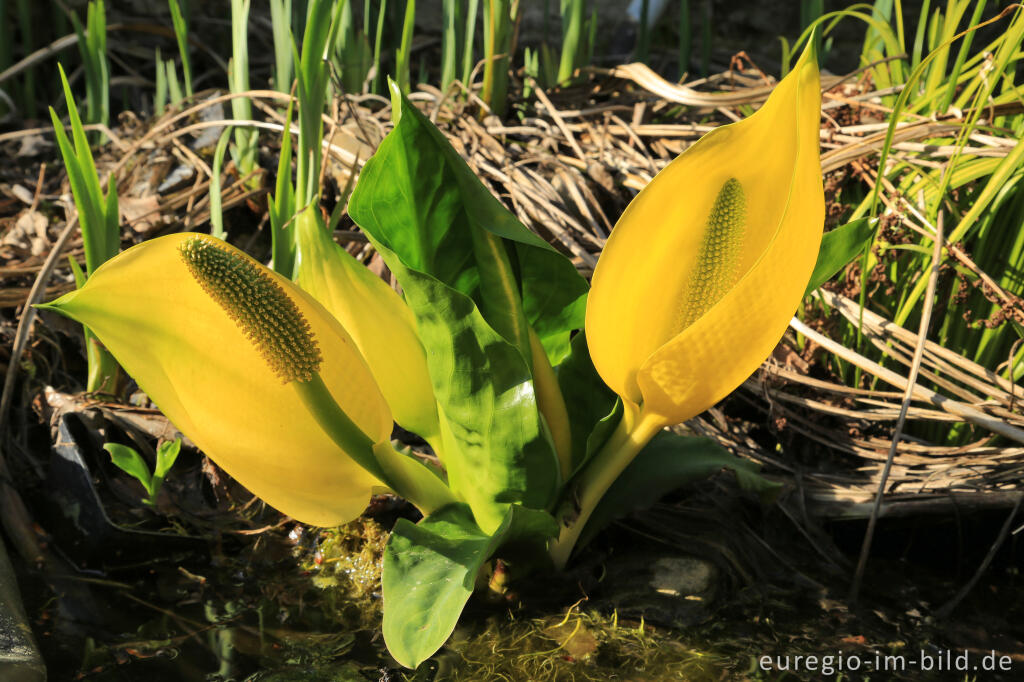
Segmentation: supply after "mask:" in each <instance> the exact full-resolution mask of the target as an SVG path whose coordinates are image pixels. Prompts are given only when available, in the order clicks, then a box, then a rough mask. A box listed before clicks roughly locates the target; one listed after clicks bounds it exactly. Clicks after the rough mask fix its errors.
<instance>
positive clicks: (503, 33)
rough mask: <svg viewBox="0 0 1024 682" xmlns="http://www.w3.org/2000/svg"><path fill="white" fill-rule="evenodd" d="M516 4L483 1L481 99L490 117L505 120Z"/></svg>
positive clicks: (502, 0)
mask: <svg viewBox="0 0 1024 682" xmlns="http://www.w3.org/2000/svg"><path fill="white" fill-rule="evenodd" d="M518 9H519V3H518V2H517V1H516V0H484V87H483V91H482V92H481V95H480V96H481V98H482V99H483V100H484V102H486V103H487V106H488V107H489V108H490V110H491V113H493V114H494V115H496V116H499V117H501V116H504V115H505V108H506V107H507V106H508V67H509V56H510V55H511V53H512V32H513V31H512V29H513V26H514V25H515V21H516V16H517V14H518Z"/></svg>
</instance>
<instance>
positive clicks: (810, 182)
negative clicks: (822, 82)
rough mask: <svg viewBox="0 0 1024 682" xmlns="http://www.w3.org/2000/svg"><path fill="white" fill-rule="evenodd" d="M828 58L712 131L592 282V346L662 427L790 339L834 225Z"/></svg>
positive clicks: (625, 226)
mask: <svg viewBox="0 0 1024 682" xmlns="http://www.w3.org/2000/svg"><path fill="white" fill-rule="evenodd" d="M820 104H821V95H820V90H819V77H818V66H817V61H816V56H815V55H814V54H813V49H812V48H808V49H807V50H805V52H804V54H803V56H802V57H801V58H800V60H799V61H798V62H797V64H796V66H795V67H794V68H793V71H792V72H791V73H790V74H789V75H788V76H787V77H786V78H784V79H783V80H782V82H780V83H779V85H778V86H777V87H776V88H775V90H774V91H773V92H772V94H771V96H770V97H769V98H768V101H767V102H765V104H764V105H763V106H762V107H761V108H760V109H759V110H758V111H757V112H756V113H754V114H753V115H752V116H750V117H749V118H747V119H744V120H743V121H740V122H738V123H734V124H731V125H726V126H722V127H721V128H717V129H715V130H714V131H712V132H710V133H708V134H707V135H705V136H704V137H703V138H701V139H700V140H699V141H698V142H696V143H695V144H694V145H693V146H692V147H690V148H689V149H687V150H686V151H685V152H683V153H682V154H681V155H680V156H679V158H677V159H675V160H674V161H672V163H670V164H669V165H668V166H666V167H665V169H664V170H662V171H661V172H660V173H659V174H658V175H657V177H655V178H654V180H652V181H651V183H650V184H649V185H648V186H647V187H645V188H644V189H643V191H641V192H640V194H638V195H637V196H636V198H635V199H633V201H632V203H630V205H629V206H628V207H627V208H626V211H625V212H624V213H623V215H622V217H621V218H620V219H619V222H618V224H616V226H615V229H614V230H613V231H612V234H611V237H610V238H609V240H608V243H607V245H606V246H605V249H604V253H603V254H602V255H601V258H600V260H599V262H598V264H597V269H596V270H595V272H594V277H593V286H592V289H591V291H590V297H589V300H588V304H587V321H586V329H587V342H588V344H589V346H590V353H591V357H592V358H593V361H594V365H595V367H596V368H597V370H598V372H599V373H600V375H601V377H602V378H603V379H604V381H605V382H606V383H607V384H608V385H609V386H610V387H611V388H612V389H613V390H614V391H615V392H616V393H618V394H619V395H620V396H621V397H622V399H623V401H624V402H625V403H626V407H627V414H630V413H632V414H636V412H637V411H638V410H639V412H640V414H642V415H644V416H645V419H646V420H647V421H648V422H650V423H653V424H660V425H666V424H674V423H678V422H681V421H684V420H686V419H689V418H690V417H693V416H694V415H696V414H698V413H700V412H703V411H704V410H705V409H707V408H708V407H710V406H712V405H714V404H715V403H716V402H718V401H719V400H721V399H722V398H724V397H725V396H726V395H727V394H728V393H729V392H730V391H732V390H733V389H734V388H736V387H737V386H738V385H739V384H740V383H742V382H743V381H744V380H745V379H746V378H747V377H748V376H749V375H750V374H751V373H752V372H753V371H754V370H755V369H756V368H757V366H758V365H759V364H760V363H761V362H762V361H763V360H764V359H765V358H766V357H767V356H768V354H769V353H770V352H771V350H772V348H773V347H774V346H775V344H776V343H778V341H779V339H780V338H781V336H782V334H783V332H784V331H785V329H786V325H787V323H788V321H789V319H790V317H791V316H792V315H793V312H794V310H796V307H797V305H798V304H799V302H800V300H801V298H802V296H803V292H804V289H805V287H806V286H807V280H808V278H809V277H810V275H811V272H812V270H813V268H814V263H815V259H816V257H817V253H818V247H819V244H820V241H821V233H822V225H823V223H824V213H825V204H824V195H823V192H822V182H821V165H820V162H819V157H818V131H819V109H820Z"/></svg>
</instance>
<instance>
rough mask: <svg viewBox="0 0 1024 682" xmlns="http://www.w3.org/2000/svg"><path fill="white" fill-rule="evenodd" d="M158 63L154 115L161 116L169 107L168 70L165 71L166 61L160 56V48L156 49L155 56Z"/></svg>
mask: <svg viewBox="0 0 1024 682" xmlns="http://www.w3.org/2000/svg"><path fill="white" fill-rule="evenodd" d="M154 61H155V62H156V92H154V94H153V115H154V116H159V115H160V114H162V113H163V111H164V109H165V108H166V107H167V70H166V69H164V60H163V57H161V56H160V48H159V47H158V48H156V54H155V55H154Z"/></svg>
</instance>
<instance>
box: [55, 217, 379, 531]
mask: <svg viewBox="0 0 1024 682" xmlns="http://www.w3.org/2000/svg"><path fill="white" fill-rule="evenodd" d="M196 237H199V238H201V239H203V240H208V241H209V242H211V243H213V244H215V245H216V246H217V247H219V248H221V249H224V250H227V251H230V252H232V253H237V254H238V255H239V256H240V257H242V258H245V259H246V260H248V261H250V262H251V263H252V264H253V265H255V266H256V267H258V268H259V270H260V272H262V273H263V274H265V275H266V276H268V277H270V278H271V279H272V280H273V281H274V282H275V283H276V284H277V285H278V286H280V287H281V289H282V290H283V292H284V293H285V294H286V295H287V297H288V298H289V299H291V301H292V302H293V303H294V304H295V306H296V308H297V309H298V311H299V313H301V315H302V317H303V318H304V319H305V321H306V322H307V323H308V324H309V329H310V332H311V334H312V337H313V339H314V341H315V342H316V344H317V345H318V346H319V350H320V356H321V358H322V361H321V362H320V364H319V367H318V370H317V371H318V373H319V375H320V377H321V378H322V379H323V381H324V383H325V384H326V386H327V388H328V389H329V391H330V393H331V395H332V397H333V398H334V400H335V401H336V402H337V403H338V405H339V406H340V407H341V409H342V410H343V411H344V412H345V413H346V414H347V415H348V416H349V418H350V419H351V420H352V422H354V423H355V425H356V426H358V427H359V429H360V430H362V431H363V432H364V433H365V434H366V435H367V436H368V437H369V438H370V439H371V440H373V441H374V442H386V441H387V439H388V438H389V436H390V434H391V428H392V418H391V412H390V410H389V409H388V405H387V403H386V402H385V401H384V398H383V396H382V395H381V392H380V390H379V389H378V388H377V384H376V382H375V381H374V379H373V376H372V375H371V373H370V371H369V369H368V368H367V367H366V363H365V362H364V361H363V358H362V356H361V355H360V354H359V351H358V350H357V348H356V346H355V344H354V343H353V342H352V339H351V338H349V336H348V334H347V333H346V332H345V330H344V329H342V327H341V326H340V325H339V324H338V322H337V321H336V320H335V319H334V318H333V317H332V316H331V315H330V314H329V313H328V312H327V311H326V310H324V308H323V307H322V306H321V305H320V304H319V303H317V302H316V301H315V300H313V298H312V297H310V296H309V295H308V294H306V293H305V292H303V291H302V290H301V289H299V288H298V287H297V286H295V285H294V284H292V283H291V282H289V281H287V280H285V279H284V278H282V277H280V276H279V275H277V274H276V273H274V272H272V271H271V270H269V269H267V268H265V267H263V266H262V265H260V264H258V263H256V262H255V261H252V259H250V258H249V257H248V256H246V255H245V254H243V253H242V252H241V251H238V250H237V249H235V248H234V247H232V246H230V245H228V244H226V243H224V242H221V241H220V240H217V239H214V238H213V237H210V236H208V235H195V234H176V235H170V236H166V237H159V238H157V239H154V240H151V241H147V242H144V243H142V244H139V245H138V246H135V247H133V248H131V249H128V250H127V251H125V252H123V253H121V254H120V255H118V256H117V257H115V258H114V259H112V260H110V261H107V262H106V263H105V264H104V265H103V266H102V267H100V268H98V269H97V270H96V272H95V273H93V275H92V276H91V277H90V278H89V280H88V281H87V282H86V284H85V286H84V287H83V288H81V289H79V290H77V291H73V292H71V293H69V294H67V295H65V296H63V297H61V298H59V299H58V300H56V301H54V302H53V303H51V304H49V305H48V306H47V307H50V308H53V309H56V310H58V311H60V312H61V313H64V314H66V315H68V316H69V317H72V318H74V319H75V320H78V321H79V322H82V323H83V324H86V325H88V326H89V327H90V328H91V329H92V330H93V331H94V333H95V334H96V336H97V337H99V339H100V340H101V341H102V342H103V344H104V345H105V346H106V347H107V349H108V350H110V352H111V353H112V354H113V355H114V357H115V358H117V360H118V362H119V363H120V364H121V366H122V367H124V369H125V370H126V371H127V372H128V374H130V375H131V376H132V377H134V378H135V380H136V381H137V382H138V383H139V386H140V387H141V388H142V389H143V390H144V391H145V392H146V393H147V394H148V395H149V396H150V397H151V398H152V399H153V402H155V403H156V404H157V405H158V406H159V407H160V409H161V411H163V413H164V414H165V415H166V416H167V417H168V419H170V420H171V421H172V422H173V423H174V424H175V426H177V427H178V428H179V429H180V430H181V431H182V433H184V434H186V435H187V436H188V437H189V438H191V439H192V440H193V441H194V442H195V443H196V445H198V446H199V447H200V448H202V450H203V451H204V452H205V453H206V454H207V455H209V456H210V458H211V459H213V460H214V461H215V462H217V464H218V465H220V466H221V467H223V468H224V470H225V471H227V472H228V473H229V474H230V475H231V476H232V477H234V478H235V479H237V480H238V481H239V482H240V483H242V484H243V485H245V486H246V487H247V488H248V489H249V490H250V491H251V492H252V493H253V494H255V495H257V496H259V497H260V498H262V499H263V500H265V501H266V502H267V503H268V504H270V505H271V506H273V507H275V508H277V509H279V510H280V511H282V512H284V513H285V514H288V515H289V516H292V517H294V518H295V519H297V520H299V521H303V522H305V523H310V524H315V525H324V526H326V525H336V524H338V523H343V522H345V521H348V520H351V519H353V518H355V517H356V516H358V515H359V514H360V513H362V511H363V509H364V508H365V507H366V504H367V502H368V500H369V496H370V494H371V491H372V489H373V488H374V487H379V486H380V485H381V484H380V482H379V481H377V479H376V478H374V477H373V476H372V475H370V474H369V473H367V472H366V471H365V470H364V469H362V468H361V467H360V466H359V465H357V464H356V463H355V462H353V461H352V460H351V459H349V457H348V456H347V455H346V454H345V453H344V452H343V451H341V450H340V449H339V447H338V446H337V445H336V444H335V442H334V441H333V440H331V438H329V437H328V436H327V434H325V433H324V432H323V430H322V429H321V427H320V426H319V424H318V423H317V422H316V420H315V419H314V418H313V416H312V415H311V414H310V412H309V411H308V409H307V408H306V407H305V406H304V405H303V403H302V402H301V400H300V398H299V396H298V394H297V393H296V391H295V388H294V385H293V384H292V383H287V384H286V383H283V382H282V380H281V379H280V378H279V377H278V376H277V375H275V374H274V372H273V371H272V369H271V367H270V365H268V363H267V361H266V360H265V358H264V357H263V356H261V355H260V353H259V352H258V351H257V349H256V348H255V347H254V345H253V343H252V342H251V341H250V340H249V339H248V338H246V335H245V333H244V332H243V330H242V329H240V328H239V326H238V325H237V324H236V323H235V322H234V321H233V320H232V319H231V318H230V317H229V315H228V314H227V312H226V311H225V309H224V308H222V307H221V306H220V305H219V304H218V303H217V302H215V301H214V300H213V299H212V298H211V297H210V296H209V295H208V294H207V293H206V292H204V291H203V289H202V288H201V287H200V285H199V283H198V282H197V281H196V279H195V278H194V277H193V275H192V274H191V272H190V271H189V269H188V267H187V266H186V264H185V262H184V260H183V258H182V255H181V253H180V251H179V247H180V246H181V245H182V243H183V242H185V241H186V240H189V239H194V238H196Z"/></svg>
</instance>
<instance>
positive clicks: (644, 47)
mask: <svg viewBox="0 0 1024 682" xmlns="http://www.w3.org/2000/svg"><path fill="white" fill-rule="evenodd" d="M650 5H651V3H650V0H642V1H641V3H640V22H639V26H638V27H637V34H636V51H635V58H636V61H638V62H646V61H647V56H648V54H649V53H650V51H651V26H650V19H651V16H650V15H651V7H650Z"/></svg>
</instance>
